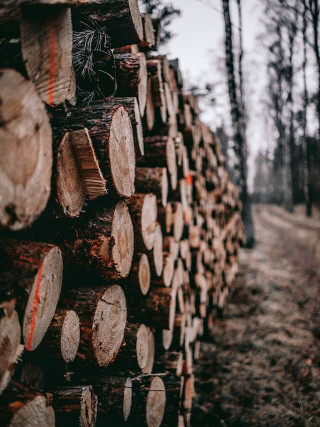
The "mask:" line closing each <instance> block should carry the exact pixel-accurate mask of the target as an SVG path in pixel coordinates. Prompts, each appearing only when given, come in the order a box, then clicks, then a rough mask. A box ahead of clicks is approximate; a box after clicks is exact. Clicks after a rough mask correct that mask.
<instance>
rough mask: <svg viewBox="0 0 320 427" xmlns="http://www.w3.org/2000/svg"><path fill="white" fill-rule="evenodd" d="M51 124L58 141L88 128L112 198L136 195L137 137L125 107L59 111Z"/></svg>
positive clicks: (96, 107) (100, 106) (95, 106)
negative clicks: (135, 141) (135, 139)
mask: <svg viewBox="0 0 320 427" xmlns="http://www.w3.org/2000/svg"><path fill="white" fill-rule="evenodd" d="M52 124H53V128H54V133H55V136H56V138H57V139H58V140H60V139H61V135H62V134H64V133H65V132H68V131H71V130H79V129H83V128H84V127H86V128H87V129H88V132H89V135H90V138H91V141H92V144H93V148H94V150H95V154H96V156H97V159H98V162H99V166H100V169H101V172H102V174H103V177H104V178H105V180H106V183H107V188H108V189H109V190H110V195H111V196H115V195H116V196H118V197H119V196H120V197H130V196H131V195H132V194H133V193H134V179H135V151H134V138H133V132H132V125H131V121H130V118H129V114H128V113H127V111H126V110H125V108H124V107H123V106H122V105H117V104H115V105H110V104H109V103H99V104H96V105H94V106H90V108H71V109H70V111H69V113H68V115H67V116H66V114H65V113H64V112H63V111H59V112H58V111H57V112H54V117H53V120H52Z"/></svg>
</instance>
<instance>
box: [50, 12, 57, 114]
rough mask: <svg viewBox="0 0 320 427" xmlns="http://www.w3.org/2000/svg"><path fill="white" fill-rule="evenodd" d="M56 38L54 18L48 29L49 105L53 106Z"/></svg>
mask: <svg viewBox="0 0 320 427" xmlns="http://www.w3.org/2000/svg"><path fill="white" fill-rule="evenodd" d="M56 38H57V21H56V20H54V21H53V23H52V26H51V30H50V80H49V105H50V106H51V107H53V106H54V103H53V101H54V99H53V92H54V83H55V74H56V63H55V61H56Z"/></svg>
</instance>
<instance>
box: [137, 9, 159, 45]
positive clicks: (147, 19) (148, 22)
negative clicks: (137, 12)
mask: <svg viewBox="0 0 320 427" xmlns="http://www.w3.org/2000/svg"><path fill="white" fill-rule="evenodd" d="M141 17H142V25H143V40H142V42H141V43H140V45H139V48H140V49H141V50H142V51H143V50H147V51H148V50H151V49H152V48H153V47H154V45H155V42H156V41H155V37H154V30H153V24H152V18H151V16H150V15H149V14H148V13H142V14H141Z"/></svg>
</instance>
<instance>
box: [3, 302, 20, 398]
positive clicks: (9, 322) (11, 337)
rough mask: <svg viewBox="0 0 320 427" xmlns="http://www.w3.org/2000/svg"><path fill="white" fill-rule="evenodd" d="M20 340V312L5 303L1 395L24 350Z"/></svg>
mask: <svg viewBox="0 0 320 427" xmlns="http://www.w3.org/2000/svg"><path fill="white" fill-rule="evenodd" d="M20 340H21V327H20V323H19V318H18V314H17V312H16V311H15V310H12V309H8V308H6V307H5V304H3V306H2V307H1V318H0V349H1V354H0V395H1V394H2V392H3V390H4V389H5V388H6V387H7V385H8V383H9V381H10V378H11V376H12V374H13V371H14V367H15V364H16V363H17V362H18V360H19V357H20V356H21V353H22V351H23V346H22V345H21V344H20Z"/></svg>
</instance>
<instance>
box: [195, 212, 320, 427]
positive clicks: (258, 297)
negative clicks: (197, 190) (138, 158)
mask: <svg viewBox="0 0 320 427" xmlns="http://www.w3.org/2000/svg"><path fill="white" fill-rule="evenodd" d="M254 217H255V229H256V237H257V243H256V246H255V248H254V249H253V250H242V253H241V257H240V271H239V274H238V276H237V279H236V281H235V284H234V288H233V292H232V294H231V296H230V299H229V301H228V304H227V307H226V308H225V312H224V315H223V318H222V319H220V320H217V321H216V324H215V327H214V331H213V335H212V337H211V338H210V339H209V340H207V341H206V342H203V343H202V347H201V349H202V351H201V359H200V360H199V362H198V363H197V365H196V367H195V376H196V383H195V388H196V397H195V399H194V412H193V415H192V426H193V427H197V426H201V427H205V426H211V427H215V426H228V427H229V426H270V425H272V426H286V427H287V426H320V291H319V289H320V221H315V220H308V219H305V218H303V217H302V216H301V215H298V214H296V215H290V214H287V213H285V212H284V211H283V210H282V209H281V208H278V207H274V206H265V205H258V206H256V207H255V214H254Z"/></svg>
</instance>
